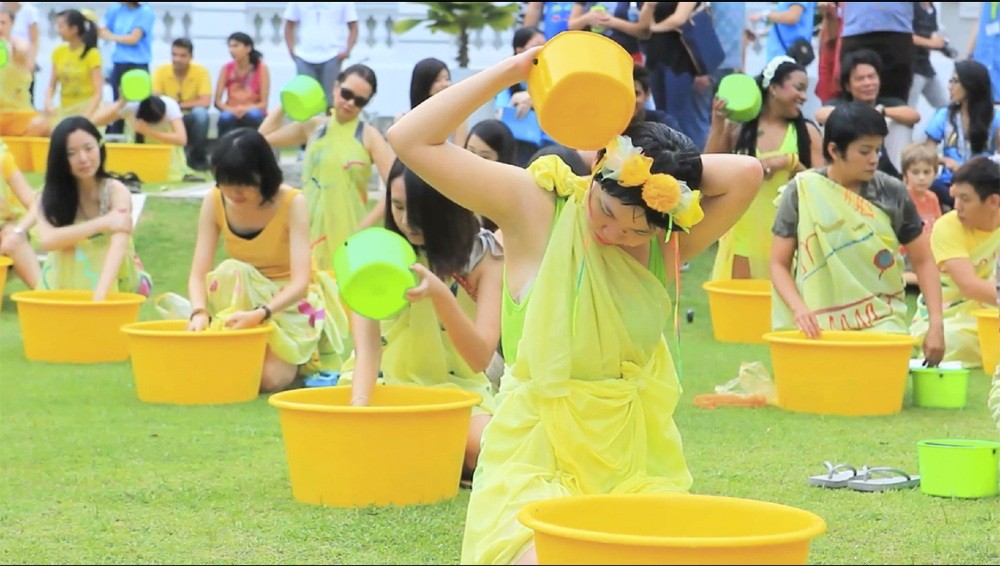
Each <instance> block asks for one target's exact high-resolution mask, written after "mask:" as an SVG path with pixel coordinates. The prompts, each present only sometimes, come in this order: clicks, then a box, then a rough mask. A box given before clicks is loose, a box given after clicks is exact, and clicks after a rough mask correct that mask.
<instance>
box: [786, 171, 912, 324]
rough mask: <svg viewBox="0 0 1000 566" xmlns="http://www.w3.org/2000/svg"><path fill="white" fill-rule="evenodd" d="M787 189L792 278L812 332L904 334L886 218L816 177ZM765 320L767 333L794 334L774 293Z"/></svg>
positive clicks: (895, 252) (898, 261) (901, 291)
mask: <svg viewBox="0 0 1000 566" xmlns="http://www.w3.org/2000/svg"><path fill="white" fill-rule="evenodd" d="M790 189H791V187H789V188H788V189H786V190H790ZM795 190H796V191H797V192H798V198H799V223H798V233H797V235H796V236H797V238H798V244H797V248H796V252H795V261H794V263H793V266H792V270H793V276H794V277H795V287H796V288H797V289H798V291H799V294H800V295H801V296H802V299H803V300H804V301H805V302H806V304H807V305H809V308H810V309H811V310H812V311H813V312H815V313H816V319H817V320H818V321H819V326H820V328H822V329H824V330H862V331H874V332H887V333H890V334H907V333H908V325H907V323H906V312H907V307H906V287H905V284H904V283H903V263H902V258H901V257H900V255H899V240H898V239H897V238H896V234H895V232H894V231H893V229H892V224H891V222H890V220H889V216H888V215H887V214H886V213H885V212H883V211H882V210H880V209H879V208H878V207H876V206H875V205H874V204H872V203H871V202H869V201H868V200H867V199H865V198H864V197H862V196H860V195H858V194H856V193H853V192H851V191H848V190H846V189H844V188H843V187H841V186H840V185H838V184H837V183H835V182H833V181H831V180H830V179H828V178H827V177H825V176H823V175H822V174H820V173H818V172H816V171H805V172H803V173H799V174H798V175H797V176H796V177H795ZM771 314H772V325H773V327H774V329H775V330H792V329H795V328H796V326H795V320H794V318H793V317H792V312H791V310H790V309H789V308H788V306H787V305H786V304H785V302H784V301H783V300H781V297H780V296H778V294H777V291H774V290H772V297H771Z"/></svg>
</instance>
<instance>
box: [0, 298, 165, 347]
mask: <svg viewBox="0 0 1000 566" xmlns="http://www.w3.org/2000/svg"><path fill="white" fill-rule="evenodd" d="M93 296H94V292H93V291H62V290H60V291H46V290H36V291H21V292H19V293H14V294H13V295H12V296H11V299H12V300H13V301H14V302H15V303H17V318H18V321H19V322H20V324H21V337H22V338H23V340H24V357H26V358H28V359H29V360H32V361H36V362H57V363H77V364H91V363H102V362H123V361H125V360H126V359H128V346H127V345H126V343H125V335H124V334H123V333H122V331H121V327H122V326H123V325H125V324H128V323H130V322H135V320H136V318H138V316H139V308H140V307H141V306H142V303H143V301H145V300H146V297H144V296H142V295H139V294H136V293H108V297H107V299H105V300H103V301H94V300H93Z"/></svg>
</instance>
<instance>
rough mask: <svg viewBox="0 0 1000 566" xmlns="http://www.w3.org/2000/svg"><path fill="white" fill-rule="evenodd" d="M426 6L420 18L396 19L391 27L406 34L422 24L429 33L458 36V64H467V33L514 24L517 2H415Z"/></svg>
mask: <svg viewBox="0 0 1000 566" xmlns="http://www.w3.org/2000/svg"><path fill="white" fill-rule="evenodd" d="M415 3H416V4H423V5H425V6H427V15H426V16H424V17H423V18H407V19H403V20H399V21H398V22H396V24H395V25H394V26H393V30H394V31H395V32H396V33H406V32H408V31H410V30H411V29H413V28H415V27H417V26H418V25H421V24H426V25H427V27H428V29H430V30H431V32H432V33H437V32H443V33H447V34H451V35H454V36H457V38H458V57H457V58H456V60H457V61H458V66H459V67H461V68H463V69H464V68H466V67H468V66H469V32H470V31H475V30H481V29H483V28H486V27H489V28H492V29H494V30H497V31H502V30H505V29H508V28H510V27H511V26H512V25H514V16H515V15H516V14H517V11H518V9H519V8H520V7H519V6H518V3H517V2H511V3H509V4H504V5H500V6H498V5H495V4H493V3H492V2H415Z"/></svg>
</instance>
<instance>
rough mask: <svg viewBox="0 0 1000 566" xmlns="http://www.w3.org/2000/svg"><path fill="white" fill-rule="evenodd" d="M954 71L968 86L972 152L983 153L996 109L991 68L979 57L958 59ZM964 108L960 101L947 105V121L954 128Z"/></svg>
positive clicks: (969, 135) (966, 88) (960, 82)
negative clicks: (975, 58)
mask: <svg viewBox="0 0 1000 566" xmlns="http://www.w3.org/2000/svg"><path fill="white" fill-rule="evenodd" d="M955 75H956V76H957V77H958V82H959V84H961V85H962V88H963V89H965V104H966V106H968V108H969V132H968V138H969V148H970V149H971V150H972V153H983V152H984V151H986V150H987V144H988V143H989V138H990V125H991V124H992V123H993V112H994V110H993V91H992V83H991V82H990V72H989V71H988V70H987V69H986V67H985V66H984V65H983V64H982V63H980V62H979V61H975V60H972V59H969V60H968V61H958V62H957V63H955ZM961 109H962V105H961V103H953V104H950V105H949V106H948V121H949V122H951V125H952V128H954V129H955V131H958V128H960V127H961V126H960V125H959V123H958V118H959V116H961Z"/></svg>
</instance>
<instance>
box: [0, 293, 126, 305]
mask: <svg viewBox="0 0 1000 566" xmlns="http://www.w3.org/2000/svg"><path fill="white" fill-rule="evenodd" d="M59 292H60V293H66V292H67V291H59ZM68 292H70V293H74V291H68ZM76 292H77V293H79V294H80V297H81V298H80V299H63V300H56V299H52V298H47V297H46V296H45V294H44V293H45V291H40V290H38V289H36V290H33V291H19V292H17V293H14V294H13V295H11V296H10V298H11V300H12V301H14V302H15V303H26V304H29V305H61V306H74V307H107V306H121V305H139V304H142V303H144V302H146V297H145V296H144V295H140V294H138V293H115V294H114V297H109V298H106V299H104V300H103V301H95V300H93V299H91V298H83V297H87V296H92V295H93V291H76ZM63 296H65V295H63Z"/></svg>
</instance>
